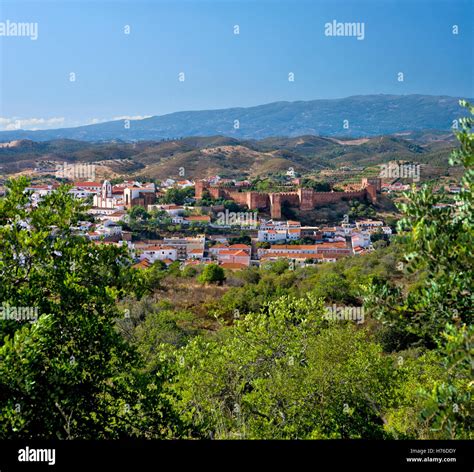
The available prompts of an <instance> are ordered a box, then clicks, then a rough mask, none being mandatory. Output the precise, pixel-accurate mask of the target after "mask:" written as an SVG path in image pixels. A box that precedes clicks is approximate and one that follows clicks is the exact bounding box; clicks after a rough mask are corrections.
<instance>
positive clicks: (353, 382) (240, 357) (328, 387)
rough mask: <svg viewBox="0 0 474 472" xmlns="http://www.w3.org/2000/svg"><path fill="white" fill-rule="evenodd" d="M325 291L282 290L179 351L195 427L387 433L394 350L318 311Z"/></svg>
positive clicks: (322, 434) (252, 433)
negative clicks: (387, 351) (388, 352)
mask: <svg viewBox="0 0 474 472" xmlns="http://www.w3.org/2000/svg"><path fill="white" fill-rule="evenodd" d="M323 314H324V308H323V305H322V302H321V300H319V299H317V298H315V297H314V296H307V297H303V298H300V299H297V298H290V297H282V298H280V299H278V300H276V301H274V302H271V303H270V304H269V305H268V306H267V308H266V309H265V310H262V312H260V313H252V314H249V315H246V316H242V317H241V318H240V319H237V320H236V322H235V324H234V325H233V326H232V327H231V328H227V329H224V330H223V331H222V332H221V335H220V336H219V337H218V338H214V339H211V340H210V339H208V338H204V337H201V336H199V337H197V338H194V339H193V340H192V341H191V342H190V343H189V344H188V345H187V346H186V347H184V348H182V349H181V350H179V351H177V352H176V354H175V355H176V357H177V358H178V359H181V362H180V363H179V367H178V376H177V378H176V380H175V381H174V388H175V389H176V393H177V398H180V399H181V400H179V401H178V404H177V408H179V409H180V410H181V411H182V412H183V414H184V415H185V416H186V418H187V420H188V421H190V422H192V423H193V424H194V425H195V427H196V428H197V430H198V431H200V432H201V433H200V434H201V435H202V436H204V437H211V438H240V439H262V438H273V439H289V438H301V439H305V438H306V439H310V438H313V439H322V438H361V437H363V438H383V437H386V436H388V434H387V433H386V431H385V429H384V424H385V421H386V420H385V417H384V412H385V410H386V409H387V408H388V407H389V406H390V402H391V397H392V391H393V389H394V388H395V385H396V378H397V377H396V372H395V369H394V368H393V362H392V360H391V359H390V358H389V357H387V356H384V355H383V353H382V351H381V347H380V346H378V345H377V344H375V343H373V342H371V341H370V340H368V333H367V332H366V331H365V330H357V329H356V328H354V327H353V326H351V325H349V324H347V323H346V322H328V321H326V320H324V319H323Z"/></svg>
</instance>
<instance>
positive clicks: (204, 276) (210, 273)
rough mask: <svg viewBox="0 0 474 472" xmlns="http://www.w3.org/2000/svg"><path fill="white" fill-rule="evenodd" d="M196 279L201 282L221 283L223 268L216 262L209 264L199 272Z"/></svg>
mask: <svg viewBox="0 0 474 472" xmlns="http://www.w3.org/2000/svg"><path fill="white" fill-rule="evenodd" d="M198 280H199V282H201V283H203V284H207V283H222V282H223V281H224V280H225V273H224V269H223V268H222V267H220V266H218V265H217V264H209V265H207V266H206V267H204V270H203V271H202V272H201V273H200V274H199V276H198Z"/></svg>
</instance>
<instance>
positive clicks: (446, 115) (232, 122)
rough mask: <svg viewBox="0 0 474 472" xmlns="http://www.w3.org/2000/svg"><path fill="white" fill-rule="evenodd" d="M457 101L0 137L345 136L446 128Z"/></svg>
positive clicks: (404, 100)
mask: <svg viewBox="0 0 474 472" xmlns="http://www.w3.org/2000/svg"><path fill="white" fill-rule="evenodd" d="M468 100H469V99H468ZM471 101H472V100H471ZM458 102H459V98H458V97H449V96H433V95H359V96H352V97H347V98H341V99H325V100H311V101H296V102H286V101H281V102H274V103H269V104H266V105H259V106H254V107H249V108H227V109H221V110H202V111H181V112H176V113H170V114H167V115H162V116H152V117H150V118H145V119H142V120H132V121H130V122H129V123H126V122H125V121H124V120H118V121H109V122H104V123H99V124H92V125H86V126H79V127H75V128H61V129H48V130H36V131H29V130H21V129H19V130H12V131H2V132H0V142H7V141H12V140H21V139H29V140H33V141H49V140H58V139H59V140H62V139H73V140H82V141H95V142H97V141H113V140H122V141H127V142H131V141H143V140H148V141H149V140H155V141H156V140H164V139H176V138H182V137H190V136H216V135H224V136H229V137H234V138H237V139H264V138H268V137H274V136H282V137H296V136H301V135H314V136H338V137H345V138H348V137H372V136H380V135H387V134H393V133H404V132H413V131H426V130H445V131H447V130H449V129H450V128H451V127H452V126H453V120H456V119H458V118H459V117H461V116H464V115H465V112H464V110H463V109H462V108H461V107H460V106H459V103H458ZM128 125H129V126H128Z"/></svg>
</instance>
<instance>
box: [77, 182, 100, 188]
mask: <svg viewBox="0 0 474 472" xmlns="http://www.w3.org/2000/svg"><path fill="white" fill-rule="evenodd" d="M74 187H102V184H101V183H100V182H74Z"/></svg>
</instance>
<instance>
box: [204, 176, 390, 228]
mask: <svg viewBox="0 0 474 472" xmlns="http://www.w3.org/2000/svg"><path fill="white" fill-rule="evenodd" d="M361 183H362V185H361V189H360V190H357V191H352V192H315V191H314V190H313V189H298V191H296V192H281V193H265V192H239V191H237V190H235V187H213V186H208V185H207V184H206V183H205V182H202V181H200V182H196V187H195V195H196V198H197V199H199V198H202V194H203V191H204V189H207V191H208V192H209V194H210V195H211V197H212V198H215V199H218V198H225V199H227V200H233V201H234V202H236V203H237V204H239V205H242V206H247V207H248V208H249V209H250V210H257V209H264V208H270V214H271V217H272V218H275V219H279V218H281V206H282V204H283V203H284V202H286V203H289V205H290V206H292V207H298V208H300V209H301V210H302V211H308V210H312V209H314V208H316V207H318V206H321V205H325V204H328V203H337V202H340V201H345V200H355V199H358V200H361V199H368V200H369V201H370V202H372V203H375V202H376V201H377V193H378V192H380V188H381V183H380V179H376V178H374V179H367V178H364V179H362V182H361Z"/></svg>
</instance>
